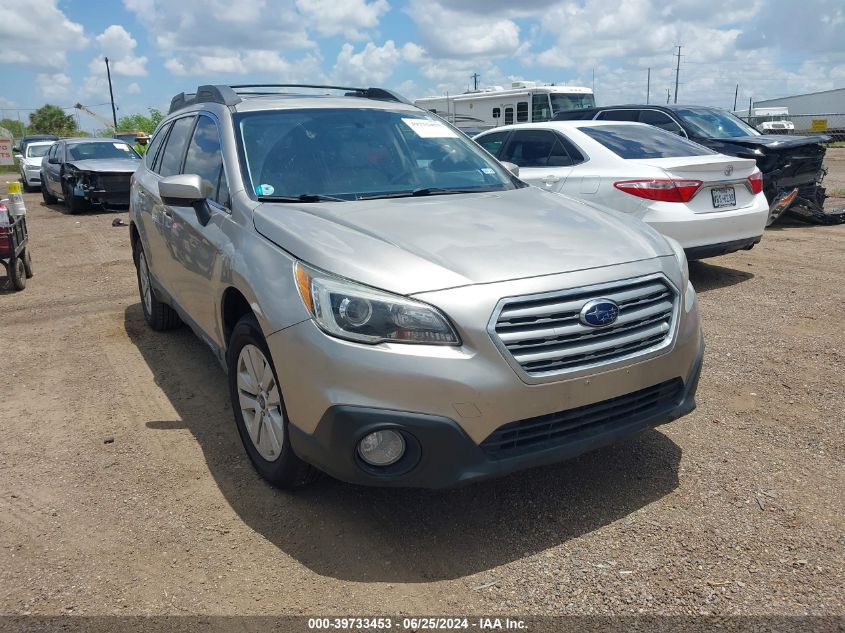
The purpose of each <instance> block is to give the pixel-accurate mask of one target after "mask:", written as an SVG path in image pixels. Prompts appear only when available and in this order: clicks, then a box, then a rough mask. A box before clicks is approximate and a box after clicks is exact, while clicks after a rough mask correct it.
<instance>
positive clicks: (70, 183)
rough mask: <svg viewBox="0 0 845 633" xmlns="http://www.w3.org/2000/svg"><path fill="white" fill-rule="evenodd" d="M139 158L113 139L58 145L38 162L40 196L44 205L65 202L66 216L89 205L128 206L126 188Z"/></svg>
mask: <svg viewBox="0 0 845 633" xmlns="http://www.w3.org/2000/svg"><path fill="white" fill-rule="evenodd" d="M140 160H141V157H140V156H139V155H138V154H137V153H136V152H135V150H133V149H132V147H130V145H129V144H128V143H124V142H123V141H120V140H117V139H113V138H70V139H63V140H61V141H57V142H56V143H54V144H53V145H52V147H50V151H49V152H47V154H46V155H45V156H44V158H43V159H42V161H41V195H42V196H43V197H44V202H45V203H47V204H55V203H56V202H57V201H58V199H59V198H61V199H62V200H64V203H65V208H66V209H67V212H68V213H76V212H78V211H81V210H82V209H84V208H85V207H86V206H88V205H97V206H99V207H102V208H105V209H108V208H112V207H126V206H128V205H129V184H130V179H131V178H132V174H133V173H134V172H135V169H136V168H137V167H138V165H139V164H140Z"/></svg>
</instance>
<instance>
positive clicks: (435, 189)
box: [357, 187, 495, 200]
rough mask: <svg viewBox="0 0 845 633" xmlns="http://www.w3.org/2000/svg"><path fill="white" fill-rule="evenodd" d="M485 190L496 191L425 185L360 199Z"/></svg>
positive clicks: (483, 189)
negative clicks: (410, 189) (419, 187)
mask: <svg viewBox="0 0 845 633" xmlns="http://www.w3.org/2000/svg"><path fill="white" fill-rule="evenodd" d="M484 191H495V189H491V188H489V187H483V188H478V189H444V188H441V187H423V188H422V189H414V190H413V191H396V192H393V193H381V194H376V195H373V196H359V197H358V198H357V199H358V200H377V199H379V198H416V197H419V196H443V195H448V194H450V193H480V192H484Z"/></svg>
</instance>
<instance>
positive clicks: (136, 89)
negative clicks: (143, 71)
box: [126, 81, 141, 95]
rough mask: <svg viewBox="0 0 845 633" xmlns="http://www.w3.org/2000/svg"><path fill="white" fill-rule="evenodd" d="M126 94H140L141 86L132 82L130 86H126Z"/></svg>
mask: <svg viewBox="0 0 845 633" xmlns="http://www.w3.org/2000/svg"><path fill="white" fill-rule="evenodd" d="M126 94H130V95H138V94H141V86H139V85H138V83H137V82H135V81H133V82H132V83H131V84H129V85H128V86H126Z"/></svg>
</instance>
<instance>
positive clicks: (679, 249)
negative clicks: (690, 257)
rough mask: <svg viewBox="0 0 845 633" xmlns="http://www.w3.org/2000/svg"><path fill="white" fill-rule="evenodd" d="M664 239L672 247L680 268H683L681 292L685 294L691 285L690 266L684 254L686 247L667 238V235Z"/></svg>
mask: <svg viewBox="0 0 845 633" xmlns="http://www.w3.org/2000/svg"><path fill="white" fill-rule="evenodd" d="M663 238H664V239H665V240H666V241H667V242H669V246H671V247H672V250H673V251H675V259H677V260H678V266H680V267H681V275H682V276H683V283H682V284H681V292H684V291H685V290H686V288H687V284H688V283H689V264H688V263H687V254H686V253H684V247H683V246H681V245H680V244H679V243H678V242H677V240H674V239H672V238H671V237H666V236H665V235H664V236H663Z"/></svg>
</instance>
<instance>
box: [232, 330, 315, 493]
mask: <svg viewBox="0 0 845 633" xmlns="http://www.w3.org/2000/svg"><path fill="white" fill-rule="evenodd" d="M227 363H228V368H229V393H230V394H231V397H232V408H233V409H234V413H235V424H236V425H237V427H238V433H239V434H240V436H241V441H242V442H243V445H244V448H245V449H246V452H247V455H249V459H250V461H252V464H253V466H255V469H256V470H257V471H258V473H259V474H260V475H261V476H262V477H264V479H266V480H267V481H269V482H270V483H271V484H273V485H274V486H278V487H279V488H293V487H295V486H298V485H302V484H305V483H308V482H309V481H311V480H313V479H314V478H315V477H316V475H317V474H318V471H317V470H316V469H314V468H313V467H312V466H309V465H308V464H306V463H305V462H303V461H302V460H301V459H299V458H298V457H297V456H296V454H295V453H294V452H293V449H292V448H291V446H290V440H289V437H288V419H287V412H286V410H285V403H284V400H283V398H282V392H281V389H280V388H279V381H278V379H277V378H276V369H275V368H274V367H273V362H272V360H271V357H270V350H269V349H268V347H267V343H266V341H265V340H264V336H263V334H262V333H261V328H260V327H259V325H258V321H256V319H255V317H254V316H252V315H247V316H245V317H243V318H242V319H241V320H240V321H238V324H237V325H236V326H235V328H234V329H233V330H232V337H231V338H230V340H229V350H228V354H227Z"/></svg>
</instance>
